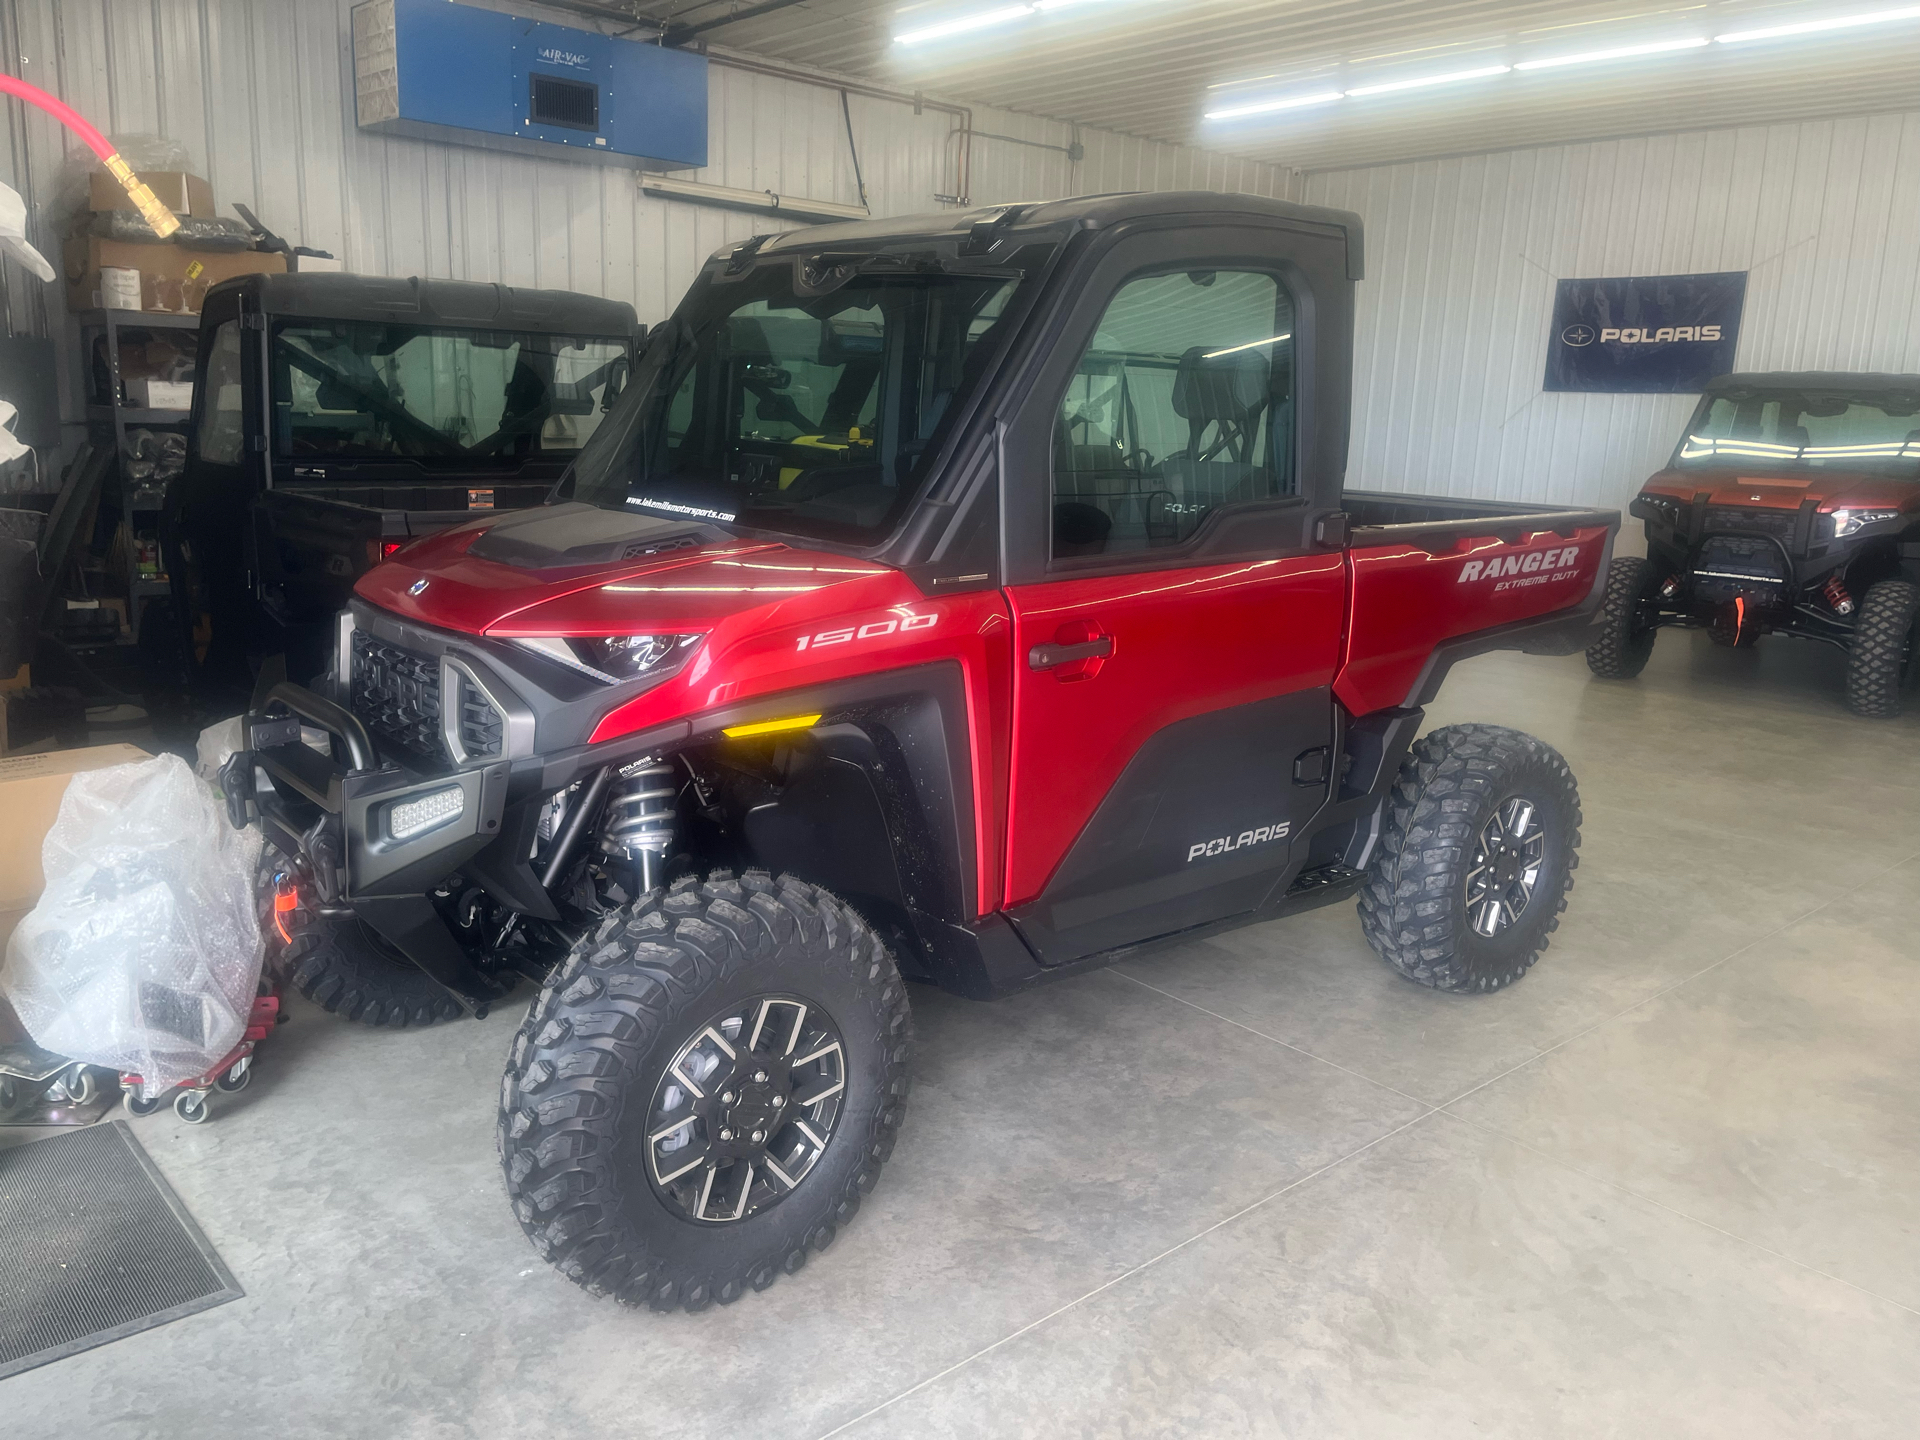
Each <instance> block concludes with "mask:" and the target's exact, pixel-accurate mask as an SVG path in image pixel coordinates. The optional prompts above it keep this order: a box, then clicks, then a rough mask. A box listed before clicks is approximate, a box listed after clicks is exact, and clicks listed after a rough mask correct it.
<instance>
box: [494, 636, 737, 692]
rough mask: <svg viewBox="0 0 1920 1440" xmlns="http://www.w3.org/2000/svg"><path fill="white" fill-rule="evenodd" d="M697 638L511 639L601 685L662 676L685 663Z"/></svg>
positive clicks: (571, 637)
mask: <svg viewBox="0 0 1920 1440" xmlns="http://www.w3.org/2000/svg"><path fill="white" fill-rule="evenodd" d="M700 639H701V637H700V636H699V635H658V634H649V635H595V636H589V637H585V638H582V637H579V636H558V635H554V636H545V635H543V636H541V637H540V638H538V639H535V640H520V641H516V642H515V643H516V644H519V645H522V646H524V647H525V648H526V649H528V650H531V651H533V652H534V653H535V654H537V655H544V656H546V657H547V658H548V659H549V660H558V661H559V662H560V663H561V664H562V665H565V666H568V667H569V668H571V669H574V670H578V671H579V672H580V673H581V674H582V675H591V676H592V677H593V678H594V679H595V680H598V681H599V682H600V683H601V684H602V685H618V684H621V683H622V682H624V681H627V680H639V679H642V678H648V679H653V680H664V679H666V678H667V676H669V675H671V674H672V673H673V672H674V671H676V670H678V669H679V668H680V667H681V666H682V665H684V664H685V663H686V661H687V657H688V655H690V654H691V653H692V651H693V647H694V646H695V645H697V644H699V643H700Z"/></svg>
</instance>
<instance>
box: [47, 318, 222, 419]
mask: <svg viewBox="0 0 1920 1440" xmlns="http://www.w3.org/2000/svg"><path fill="white" fill-rule="evenodd" d="M75 318H76V319H77V320H78V321H79V322H80V351H81V355H82V357H83V362H84V363H85V365H86V367H87V390H88V392H89V394H88V400H87V429H88V431H89V432H90V433H91V434H93V437H94V439H95V440H96V441H102V440H105V439H106V433H105V432H108V431H111V433H112V436H113V453H114V454H116V455H125V454H126V453H127V427H128V426H129V425H134V426H139V425H145V426H149V427H151V426H155V425H185V424H186V423H187V413H188V412H187V411H185V410H138V409H135V408H134V407H133V406H131V405H123V404H121V403H120V395H121V393H122V392H121V375H120V336H121V334H122V333H123V332H126V331H132V332H134V333H136V334H139V333H144V334H155V333H158V332H161V331H166V330H191V331H193V332H194V333H195V334H196V335H197V334H198V333H199V330H200V317H199V316H198V315H175V314H171V313H169V312H167V311H154V310H82V311H81V312H80V313H79V314H78V315H77V316H75ZM96 333H101V334H104V335H105V336H106V341H107V395H108V397H109V400H110V403H108V404H105V405H103V404H100V403H99V402H98V401H97V400H96V399H94V398H93V396H92V394H91V391H92V389H93V373H92V372H93V337H94V335H95V334H96Z"/></svg>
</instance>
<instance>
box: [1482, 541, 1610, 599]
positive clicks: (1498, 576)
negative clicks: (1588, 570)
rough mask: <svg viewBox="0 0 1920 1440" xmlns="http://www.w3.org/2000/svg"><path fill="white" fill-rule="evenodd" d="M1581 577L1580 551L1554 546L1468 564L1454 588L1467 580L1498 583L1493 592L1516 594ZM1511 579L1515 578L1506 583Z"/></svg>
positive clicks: (1570, 547) (1578, 549)
mask: <svg viewBox="0 0 1920 1440" xmlns="http://www.w3.org/2000/svg"><path fill="white" fill-rule="evenodd" d="M1579 573H1580V547H1579V546H1578V545H1565V546H1557V547H1555V548H1554V549H1552V550H1529V551H1527V552H1526V553H1524V554H1516V555H1496V556H1494V557H1493V558H1492V559H1491V560H1469V561H1467V563H1466V564H1464V565H1462V566H1461V567H1460V578H1459V580H1457V581H1455V582H1454V583H1455V584H1465V583H1466V582H1467V581H1469V580H1499V581H1501V583H1500V584H1498V585H1496V586H1494V587H1493V588H1494V589H1495V590H1517V589H1519V588H1520V587H1521V586H1523V585H1545V584H1547V583H1548V582H1549V581H1552V580H1565V579H1568V578H1570V577H1571V576H1574V575H1577V574H1579ZM1506 576H1514V577H1518V578H1514V579H1505V578H1503V577H1506Z"/></svg>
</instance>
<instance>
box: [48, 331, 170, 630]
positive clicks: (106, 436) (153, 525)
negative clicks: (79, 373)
mask: <svg viewBox="0 0 1920 1440" xmlns="http://www.w3.org/2000/svg"><path fill="white" fill-rule="evenodd" d="M74 318H75V319H76V320H78V321H79V323H80V352H81V357H82V364H83V366H84V367H85V379H84V382H83V384H84V390H85V394H86V397H87V405H86V417H87V434H88V437H89V438H90V439H91V440H92V441H93V442H94V443H95V444H97V445H111V446H112V448H113V454H114V463H115V466H116V469H118V467H120V466H121V465H123V464H124V462H125V460H126V457H127V455H128V453H129V449H130V447H129V445H128V443H127V431H128V430H129V429H135V428H140V427H146V428H148V429H154V428H169V429H170V428H173V427H176V426H177V427H179V428H181V429H184V428H185V427H186V424H187V421H188V418H189V416H190V415H191V413H192V412H191V411H187V410H148V409H143V408H138V407H135V406H132V405H126V404H123V403H121V399H120V397H121V395H122V394H123V393H124V390H123V387H122V376H121V373H120V337H121V336H122V335H123V334H128V333H132V334H134V335H138V336H152V335H155V334H161V333H164V332H168V331H179V330H189V331H192V332H194V334H195V335H196V336H197V335H198V333H199V330H200V317H199V316H198V315H180V314H173V313H170V312H167V311H152V310H113V309H101V310H82V311H80V312H78V313H77V314H76V315H75V317H74ZM96 336H104V337H105V340H106V352H107V353H106V361H107V394H106V399H107V401H108V403H105V404H102V403H101V401H100V398H99V397H98V396H96V395H95V394H94V393H93V392H94V368H93V360H94V338H95V337H96ZM120 474H121V482H120V483H121V490H122V494H123V495H124V496H126V499H127V511H126V518H127V524H128V528H129V530H130V531H131V532H132V534H133V535H134V536H136V537H138V536H140V535H142V534H143V533H145V532H149V531H154V532H157V530H158V527H159V522H160V512H159V511H158V510H157V509H152V508H148V507H141V508H135V506H134V505H133V503H132V492H131V490H130V489H129V487H128V486H127V484H126V480H125V472H124V471H121V472H120ZM126 583H127V623H128V625H129V627H130V628H131V630H132V633H133V635H134V636H135V637H136V638H137V637H138V635H139V633H140V627H141V623H142V620H143V616H144V609H145V602H146V601H148V600H155V599H161V598H163V597H165V596H167V595H169V594H170V593H171V587H170V586H169V584H168V581H167V578H166V576H165V575H161V576H158V577H150V576H141V575H139V574H137V573H134V572H133V569H132V567H131V565H129V569H128V574H127V576H126Z"/></svg>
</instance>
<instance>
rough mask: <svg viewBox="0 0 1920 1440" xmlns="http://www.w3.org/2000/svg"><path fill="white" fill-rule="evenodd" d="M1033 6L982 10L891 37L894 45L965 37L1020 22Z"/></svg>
mask: <svg viewBox="0 0 1920 1440" xmlns="http://www.w3.org/2000/svg"><path fill="white" fill-rule="evenodd" d="M1036 8H1037V7H1036V6H1033V5H1005V6H1002V7H1001V8H1000V9H998V10H982V11H980V12H979V13H977V14H974V15H961V16H958V17H956V18H955V19H952V20H942V21H941V22H940V23H939V24H937V25H926V26H922V27H921V28H920V29H918V30H909V31H907V32H906V33H905V34H902V35H896V36H894V37H893V43H894V44H896V45H918V44H920V43H921V42H922V41H925V40H945V39H946V38H947V37H948V36H950V35H966V34H970V33H971V32H973V31H975V30H985V29H986V28H987V27H988V26H990V25H1005V24H1007V23H1008V22H1009V21H1012V20H1022V19H1025V18H1026V17H1027V16H1029V15H1032V14H1033V13H1035V10H1036Z"/></svg>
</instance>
